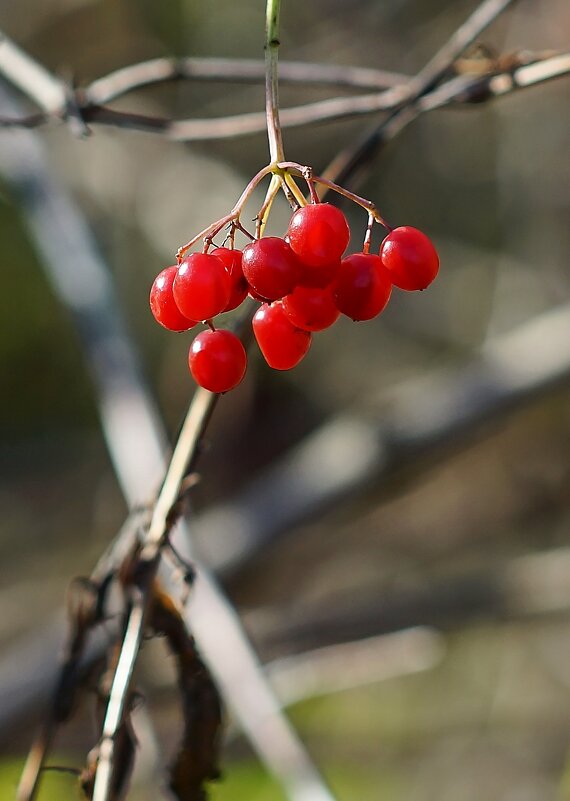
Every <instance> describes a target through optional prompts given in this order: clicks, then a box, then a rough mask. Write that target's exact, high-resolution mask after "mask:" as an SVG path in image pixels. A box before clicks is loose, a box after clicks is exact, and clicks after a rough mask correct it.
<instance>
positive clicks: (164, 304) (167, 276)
mask: <svg viewBox="0 0 570 801" xmlns="http://www.w3.org/2000/svg"><path fill="white" fill-rule="evenodd" d="M177 271H178V267H177V266H174V267H167V268H166V269H165V270H163V271H162V272H161V273H159V274H158V275H157V276H156V278H155V279H154V283H153V285H152V287H151V290H150V310H151V312H152V313H153V316H154V319H155V320H156V321H157V323H160V324H161V325H163V326H164V327H165V328H168V330H169V331H188V329H189V328H192V326H194V325H196V321H195V320H189V319H188V317H185V316H184V315H183V314H182V312H181V311H180V309H179V308H178V306H177V305H176V302H175V300H174V295H173V294H172V283H173V281H174V278H175V277H176V273H177Z"/></svg>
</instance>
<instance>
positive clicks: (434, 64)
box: [324, 0, 513, 183]
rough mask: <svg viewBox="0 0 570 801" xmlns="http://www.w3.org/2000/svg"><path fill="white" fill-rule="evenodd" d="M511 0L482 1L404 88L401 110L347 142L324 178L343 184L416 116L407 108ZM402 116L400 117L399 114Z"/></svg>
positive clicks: (432, 84)
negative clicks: (363, 134) (346, 145)
mask: <svg viewBox="0 0 570 801" xmlns="http://www.w3.org/2000/svg"><path fill="white" fill-rule="evenodd" d="M512 2H513V0H483V2H482V3H481V4H480V5H479V6H478V7H477V8H476V9H475V11H474V12H473V14H471V16H470V17H468V19H467V20H466V21H465V22H464V23H463V25H461V26H460V27H459V28H458V29H457V30H456V31H455V33H454V34H453V35H452V36H451V37H450V39H448V41H447V42H446V43H445V44H444V45H443V47H442V48H440V50H438V52H437V53H436V54H435V55H434V56H433V58H431V59H430V61H428V63H427V64H426V65H425V67H424V68H423V69H422V70H421V71H420V72H419V73H418V74H417V75H416V77H415V78H412V80H411V81H410V82H409V83H408V85H407V86H406V87H405V88H404V96H403V98H402V101H401V102H400V104H399V105H400V106H401V107H402V108H401V110H398V108H397V107H396V108H395V111H394V112H393V114H392V115H390V116H389V117H388V119H387V120H384V122H382V123H381V124H380V125H379V126H376V127H374V128H373V129H372V130H371V131H369V132H368V133H367V134H365V136H364V137H363V139H361V140H360V141H359V142H357V143H356V144H355V145H350V146H349V147H348V148H346V149H345V150H344V151H342V152H341V153H339V154H338V155H337V156H336V157H335V159H334V160H333V161H332V162H331V164H330V165H329V167H328V168H327V170H325V173H324V175H325V177H326V178H330V179H331V180H333V181H336V182H337V183H344V182H345V181H346V178H347V177H348V175H351V176H353V177H354V175H355V173H356V172H357V171H358V170H359V168H360V167H361V166H362V165H363V163H365V162H366V161H368V160H369V159H370V158H372V157H373V155H374V153H375V152H376V151H377V149H378V148H379V147H380V146H381V145H382V144H385V143H386V142H387V141H389V140H390V139H391V138H392V137H393V136H394V135H395V134H396V133H399V132H400V131H401V130H403V128H404V127H406V125H408V124H409V122H411V120H412V119H415V116H417V115H416V114H415V113H413V112H411V111H410V108H412V107H413V105H414V103H415V101H416V100H417V99H418V98H419V97H420V96H421V95H423V94H424V93H425V92H426V91H428V90H429V89H430V88H431V87H433V86H435V85H436V84H437V82H438V81H439V79H440V78H442V77H443V76H444V75H445V73H446V72H447V70H449V69H450V68H451V66H452V64H453V63H454V62H455V61H456V60H457V59H458V58H459V56H460V55H461V54H462V53H463V52H464V51H465V49H466V48H467V47H469V45H470V44H471V43H472V42H474V41H475V39H476V38H477V37H478V36H479V35H480V34H481V33H482V32H483V31H484V30H485V29H486V28H487V27H488V26H489V25H490V24H491V23H492V22H493V21H494V20H495V19H496V18H497V17H498V16H499V14H501V12H502V11H504V10H505V9H506V8H507V7H508V6H509V5H510V4H511V3H512ZM400 114H401V115H402V117H403V119H399V115H400Z"/></svg>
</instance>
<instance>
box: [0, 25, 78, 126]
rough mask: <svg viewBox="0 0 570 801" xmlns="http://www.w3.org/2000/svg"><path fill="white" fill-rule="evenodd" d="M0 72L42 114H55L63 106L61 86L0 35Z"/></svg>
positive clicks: (63, 87) (63, 89) (47, 71)
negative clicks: (37, 107)
mask: <svg viewBox="0 0 570 801" xmlns="http://www.w3.org/2000/svg"><path fill="white" fill-rule="evenodd" d="M0 73H1V74H2V75H3V76H4V77H5V78H7V79H8V80H9V81H10V83H12V84H13V85H14V86H17V87H18V89H19V90H20V91H21V92H23V93H24V94H25V95H27V96H28V97H29V98H30V100H32V101H33V102H34V103H36V105H38V106H39V107H40V108H41V109H42V110H43V111H45V112H46V114H56V113H58V112H59V110H60V109H63V108H64V107H65V105H66V99H67V97H66V91H65V86H64V84H63V83H62V82H61V81H58V79H57V78H56V77H55V76H54V75H52V74H51V72H49V70H46V68H45V67H43V66H42V65H41V64H40V63H39V62H38V61H35V60H34V59H33V58H32V57H31V56H29V55H28V53H26V52H25V51H24V50H22V49H21V48H19V47H18V45H16V44H15V43H14V42H12V41H11V40H10V39H8V37H7V36H5V35H4V34H3V33H1V32H0Z"/></svg>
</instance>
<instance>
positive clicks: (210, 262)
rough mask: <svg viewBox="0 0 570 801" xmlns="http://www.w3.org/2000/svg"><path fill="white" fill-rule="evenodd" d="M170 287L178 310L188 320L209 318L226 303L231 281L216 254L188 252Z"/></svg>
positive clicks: (223, 307) (230, 289)
mask: <svg viewBox="0 0 570 801" xmlns="http://www.w3.org/2000/svg"><path fill="white" fill-rule="evenodd" d="M172 289H173V293H174V300H175V301H176V305H177V306H178V308H179V309H180V311H181V312H182V314H184V315H185V316H186V317H190V319H192V320H209V319H210V318H211V317H215V316H216V314H219V313H220V312H222V311H223V310H224V309H225V308H226V306H227V305H228V302H229V299H230V295H231V291H232V281H231V278H230V274H229V273H228V271H227V270H226V268H225V267H224V264H223V262H222V261H221V260H220V259H219V258H218V257H217V256H212V255H210V254H209V253H192V254H191V255H190V256H188V257H187V258H186V259H184V261H183V262H182V263H181V264H180V265H179V266H178V272H177V274H176V277H175V279H174V284H173V288H172Z"/></svg>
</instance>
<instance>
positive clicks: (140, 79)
mask: <svg viewBox="0 0 570 801" xmlns="http://www.w3.org/2000/svg"><path fill="white" fill-rule="evenodd" d="M181 80H187V81H217V82H223V83H263V82H264V81H265V63H264V62H263V61H257V60H255V59H246V58H243V59H241V58H179V59H172V58H155V59H152V60H150V61H143V62H141V63H140V64H132V65H131V66H128V67H122V68H121V69H118V70H115V71H114V72H111V73H109V75H105V76H103V77H102V78H97V80H95V81H93V82H92V83H90V84H89V86H87V87H86V88H85V89H83V94H84V95H85V98H86V100H87V102H88V103H91V104H92V105H96V106H99V105H104V104H105V103H109V102H111V101H112V100H115V99H116V98H118V97H121V96H122V95H124V94H127V93H129V92H133V91H135V90H136V89H140V88H141V87H143V86H151V85H153V84H158V83H167V82H169V81H181ZM279 80H280V82H281V83H293V84H301V85H303V86H310V85H316V86H337V87H344V88H347V89H377V90H379V89H388V88H391V87H393V86H398V85H400V84H402V83H405V82H406V81H408V80H409V78H408V76H407V75H402V74H400V73H398V72H388V71H387V70H376V69H367V68H366V67H351V66H343V67H340V66H338V65H337V64H314V63H310V62H303V61H280V62H279Z"/></svg>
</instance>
